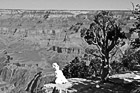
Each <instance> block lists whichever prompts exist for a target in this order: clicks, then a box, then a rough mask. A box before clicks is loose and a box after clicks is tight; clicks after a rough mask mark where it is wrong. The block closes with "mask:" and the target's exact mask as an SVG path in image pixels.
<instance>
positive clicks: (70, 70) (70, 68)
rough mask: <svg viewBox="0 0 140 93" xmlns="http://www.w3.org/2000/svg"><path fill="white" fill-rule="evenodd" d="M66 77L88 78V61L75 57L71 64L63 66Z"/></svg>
mask: <svg viewBox="0 0 140 93" xmlns="http://www.w3.org/2000/svg"><path fill="white" fill-rule="evenodd" d="M63 73H64V75H65V76H66V78H86V77H87V76H88V66H87V65H86V62H84V61H80V60H79V58H78V57H75V59H74V60H72V61H71V62H70V63H69V64H67V65H66V66H65V67H64V68H63Z"/></svg>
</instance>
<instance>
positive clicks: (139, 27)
mask: <svg viewBox="0 0 140 93" xmlns="http://www.w3.org/2000/svg"><path fill="white" fill-rule="evenodd" d="M132 4H133V3H132ZM133 7H134V4H133ZM132 13H133V15H134V17H135V18H136V22H135V23H134V27H133V28H131V29H130V33H132V32H136V33H138V36H139V38H136V39H135V40H133V42H132V43H131V45H132V46H133V48H138V47H140V5H139V4H137V5H136V7H134V9H133V12H132Z"/></svg>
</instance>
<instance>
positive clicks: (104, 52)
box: [81, 11, 126, 79]
mask: <svg viewBox="0 0 140 93" xmlns="http://www.w3.org/2000/svg"><path fill="white" fill-rule="evenodd" d="M85 30H86V29H85ZM81 32H82V33H81V36H82V37H83V38H84V39H85V41H86V42H87V43H88V44H89V45H95V46H97V48H98V50H99V52H100V57H101V59H102V74H104V73H106V72H104V71H105V70H106V69H108V70H109V64H110V63H109V58H110V52H111V51H112V50H113V49H114V47H115V46H116V45H118V44H119V39H123V38H126V37H125V33H124V32H123V31H122V29H121V27H120V25H119V23H118V22H117V20H116V19H114V18H113V16H112V13H110V12H108V11H101V12H99V13H97V15H95V16H94V21H93V22H92V23H91V24H90V26H89V28H88V29H87V30H86V31H81ZM108 70H106V71H107V72H109V71H108ZM107 74H108V73H106V74H105V75H102V76H103V77H104V78H105V77H106V76H107ZM104 78H103V79H104Z"/></svg>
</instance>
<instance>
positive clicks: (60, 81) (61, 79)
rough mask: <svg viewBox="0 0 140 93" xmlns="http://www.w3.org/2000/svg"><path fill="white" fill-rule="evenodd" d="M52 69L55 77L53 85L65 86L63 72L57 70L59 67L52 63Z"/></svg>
mask: <svg viewBox="0 0 140 93" xmlns="http://www.w3.org/2000/svg"><path fill="white" fill-rule="evenodd" d="M52 67H53V68H54V69H55V76H56V80H55V83H56V84H65V83H67V82H68V80H67V79H66V77H65V76H64V74H63V72H62V71H61V70H60V69H59V65H58V64H57V63H53V64H52Z"/></svg>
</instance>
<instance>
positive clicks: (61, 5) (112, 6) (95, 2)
mask: <svg viewBox="0 0 140 93" xmlns="http://www.w3.org/2000/svg"><path fill="white" fill-rule="evenodd" d="M0 2H1V3H0V9H25V10H131V9H132V8H133V7H132V4H131V2H133V3H134V4H135V5H136V4H140V0H0Z"/></svg>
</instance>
